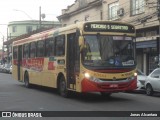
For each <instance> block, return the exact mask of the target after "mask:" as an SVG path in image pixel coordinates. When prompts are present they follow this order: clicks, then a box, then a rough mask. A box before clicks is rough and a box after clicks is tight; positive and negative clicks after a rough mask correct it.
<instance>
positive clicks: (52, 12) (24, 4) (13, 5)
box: [0, 0, 75, 49]
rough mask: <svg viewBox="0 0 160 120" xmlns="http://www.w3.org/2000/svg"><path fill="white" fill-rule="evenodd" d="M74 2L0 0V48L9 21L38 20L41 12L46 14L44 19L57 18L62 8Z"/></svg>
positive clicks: (56, 0)
mask: <svg viewBox="0 0 160 120" xmlns="http://www.w3.org/2000/svg"><path fill="white" fill-rule="evenodd" d="M73 3H75V0H0V49H1V46H2V38H3V36H4V37H5V38H6V36H7V24H8V23H9V22H11V21H22V20H39V7H40V6H41V13H42V14H43V13H44V14H46V18H45V19H44V20H46V21H50V20H57V18H56V17H57V16H59V15H61V14H62V12H61V10H62V9H66V8H67V6H69V5H72V4H73Z"/></svg>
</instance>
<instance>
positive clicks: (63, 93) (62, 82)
mask: <svg viewBox="0 0 160 120" xmlns="http://www.w3.org/2000/svg"><path fill="white" fill-rule="evenodd" d="M58 89H59V93H60V95H61V96H62V97H65V98H66V97H68V90H67V87H66V82H65V79H64V77H61V78H60V81H59V86H58Z"/></svg>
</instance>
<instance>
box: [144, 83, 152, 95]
mask: <svg viewBox="0 0 160 120" xmlns="http://www.w3.org/2000/svg"><path fill="white" fill-rule="evenodd" d="M146 94H147V95H148V96H152V95H153V89H152V86H151V85H149V84H148V85H147V86H146Z"/></svg>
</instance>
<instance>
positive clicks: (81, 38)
mask: <svg viewBox="0 0 160 120" xmlns="http://www.w3.org/2000/svg"><path fill="white" fill-rule="evenodd" d="M79 46H80V52H81V51H82V50H83V48H84V39H83V36H79Z"/></svg>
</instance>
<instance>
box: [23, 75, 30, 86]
mask: <svg viewBox="0 0 160 120" xmlns="http://www.w3.org/2000/svg"><path fill="white" fill-rule="evenodd" d="M24 85H25V87H26V88H30V87H31V85H30V83H29V75H28V72H26V73H25V74H24Z"/></svg>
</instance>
